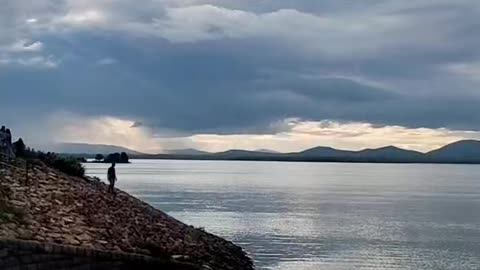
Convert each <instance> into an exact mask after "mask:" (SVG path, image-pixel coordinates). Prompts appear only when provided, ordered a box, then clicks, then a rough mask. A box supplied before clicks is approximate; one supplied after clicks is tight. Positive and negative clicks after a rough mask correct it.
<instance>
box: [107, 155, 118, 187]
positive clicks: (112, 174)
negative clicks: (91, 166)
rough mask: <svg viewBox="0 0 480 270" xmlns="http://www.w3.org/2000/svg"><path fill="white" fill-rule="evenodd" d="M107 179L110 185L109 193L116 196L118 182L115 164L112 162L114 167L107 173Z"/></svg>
mask: <svg viewBox="0 0 480 270" xmlns="http://www.w3.org/2000/svg"><path fill="white" fill-rule="evenodd" d="M107 178H108V182H109V183H110V186H109V187H108V192H109V193H112V194H115V190H114V187H115V182H117V173H116V172H115V162H112V166H110V168H108V171H107Z"/></svg>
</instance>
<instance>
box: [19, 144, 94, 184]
mask: <svg viewBox="0 0 480 270" xmlns="http://www.w3.org/2000/svg"><path fill="white" fill-rule="evenodd" d="M13 145H14V148H15V152H16V153H17V156H18V157H20V158H23V159H25V160H27V161H35V160H40V161H42V162H43V163H45V165H47V166H49V167H52V168H55V169H57V170H59V171H61V172H63V173H66V174H68V175H71V176H78V177H84V176H85V168H84V167H83V165H82V163H81V162H80V160H78V159H76V158H73V157H62V156H59V155H57V154H56V153H52V152H47V153H44V152H42V151H36V150H35V149H33V148H29V147H27V146H26V145H25V143H24V142H23V140H22V138H20V139H18V141H16V142H15V143H14V144H13Z"/></svg>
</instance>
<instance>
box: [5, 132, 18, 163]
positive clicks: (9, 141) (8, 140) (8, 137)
mask: <svg viewBox="0 0 480 270" xmlns="http://www.w3.org/2000/svg"><path fill="white" fill-rule="evenodd" d="M5 134H6V136H5V139H4V140H5V145H6V154H7V156H8V158H12V159H13V158H15V153H14V152H13V144H12V132H11V131H10V129H8V128H7V130H6V131H5Z"/></svg>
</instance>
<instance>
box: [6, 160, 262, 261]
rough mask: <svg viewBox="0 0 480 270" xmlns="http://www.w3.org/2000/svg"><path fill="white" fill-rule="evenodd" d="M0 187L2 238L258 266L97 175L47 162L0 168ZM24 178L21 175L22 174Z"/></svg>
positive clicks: (241, 253) (240, 252)
mask: <svg viewBox="0 0 480 270" xmlns="http://www.w3.org/2000/svg"><path fill="white" fill-rule="evenodd" d="M0 170H1V177H2V181H1V183H0V190H4V191H5V192H4V193H5V197H6V198H7V199H6V202H5V203H6V205H8V206H9V208H8V209H11V210H12V211H11V212H12V213H7V214H8V218H7V219H6V220H2V222H0V237H2V238H7V239H20V240H33V241H39V242H42V243H54V244H62V245H70V246H76V247H84V248H90V249H96V250H105V251H112V252H115V251H116V252H126V253H133V254H141V255H146V256H152V257H162V258H165V257H168V258H171V259H172V258H177V259H178V258H180V259H181V261H182V262H186V263H191V264H195V265H197V266H200V267H203V268H204V269H232V270H233V269H245V270H251V269H254V267H253V262H252V260H251V259H250V258H249V257H248V256H247V255H246V253H245V252H244V251H243V250H242V249H241V248H240V247H238V246H236V245H235V244H234V243H232V242H230V241H227V240H225V239H223V238H220V237H218V236H215V235H213V234H210V233H207V232H205V231H204V230H201V229H197V228H194V227H193V226H189V225H186V224H184V223H182V222H180V221H178V220H176V219H175V218H173V217H171V216H169V215H168V214H166V213H164V212H162V211H161V210H159V209H156V208H154V207H152V206H150V205H149V204H147V203H145V202H143V201H141V200H139V199H137V198H135V197H133V196H132V195H130V194H128V193H126V192H123V191H121V190H119V189H116V191H117V195H116V196H112V195H111V194H108V193H107V185H106V184H104V183H101V182H98V181H95V180H94V179H93V178H90V177H85V178H79V177H71V176H68V175H65V174H63V173H60V172H58V171H56V170H54V169H51V168H49V167H46V166H35V168H34V169H32V170H31V171H30V173H29V178H30V181H29V183H28V184H27V185H26V184H25V183H24V179H25V172H24V171H21V170H19V169H6V168H1V169H0ZM22 176H23V177H22Z"/></svg>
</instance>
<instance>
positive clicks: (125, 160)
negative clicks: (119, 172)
mask: <svg viewBox="0 0 480 270" xmlns="http://www.w3.org/2000/svg"><path fill="white" fill-rule="evenodd" d="M119 162H120V163H128V155H127V153H125V152H122V153H121V154H120V161H119Z"/></svg>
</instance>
